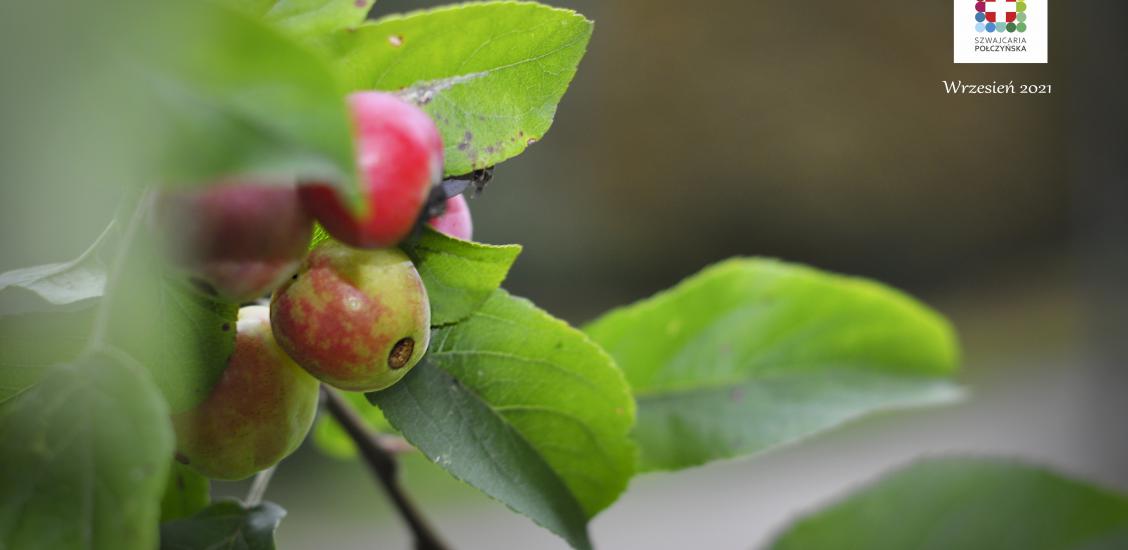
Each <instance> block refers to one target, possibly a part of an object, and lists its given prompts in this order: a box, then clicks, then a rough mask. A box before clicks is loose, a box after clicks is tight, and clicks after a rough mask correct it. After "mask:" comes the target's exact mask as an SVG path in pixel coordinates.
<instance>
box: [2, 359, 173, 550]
mask: <svg viewBox="0 0 1128 550" xmlns="http://www.w3.org/2000/svg"><path fill="white" fill-rule="evenodd" d="M172 452H173V434H172V427H171V424H170V423H169V421H168V408H167V407H166V406H165V404H164V402H163V401H162V400H161V398H160V394H159V393H158V392H157V389H156V387H154V386H153V383H152V382H151V381H150V379H149V377H148V375H147V373H146V372H145V371H144V370H143V369H141V368H140V367H139V366H138V365H136V364H134V363H133V361H132V360H130V359H129V358H128V357H126V356H124V355H123V354H120V353H117V352H108V351H107V352H102V353H99V354H96V355H88V356H84V357H83V358H82V359H79V360H77V361H75V362H73V363H71V364H64V365H58V366H56V367H54V368H52V369H51V370H50V372H48V373H47V374H46V375H45V376H44V378H43V380H42V381H41V382H40V383H39V384H38V385H36V386H34V387H33V388H31V389H29V390H28V391H26V392H24V393H22V394H20V395H19V396H17V397H15V398H14V399H11V400H9V401H8V402H6V403H4V404H3V406H0V493H2V494H3V495H4V498H3V499H2V500H0V548H13V549H14V548H19V549H21V550H25V549H38V548H44V549H57V548H113V549H115V550H130V549H139V550H148V549H150V548H153V547H154V546H156V543H157V519H158V518H159V517H160V498H161V491H162V490H163V489H164V485H165V479H166V475H167V470H168V464H169V457H170V456H172Z"/></svg>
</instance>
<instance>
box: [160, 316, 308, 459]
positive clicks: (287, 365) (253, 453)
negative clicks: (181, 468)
mask: <svg viewBox="0 0 1128 550" xmlns="http://www.w3.org/2000/svg"><path fill="white" fill-rule="evenodd" d="M318 387H319V384H318V382H317V380H315V379H314V378H313V377H312V376H310V375H309V374H308V373H307V372H305V371H304V370H302V368H301V367H299V366H298V365H297V364H295V363H294V361H293V360H292V359H290V357H289V356H287V355H286V353H285V352H284V351H282V349H281V348H280V347H278V344H277V342H276V341H275V340H274V334H273V332H272V331H271V330H270V313H269V312H268V311H267V308H266V307H264V306H247V307H244V308H242V309H240V310H239V320H238V323H237V326H236V333H235V350H234V352H232V354H231V357H230V358H229V359H228V361H227V368H226V369H225V370H224V371H223V374H222V376H221V377H220V379H219V382H217V383H216V385H215V386H214V387H213V388H212V390H211V393H210V394H209V395H208V398H207V399H206V400H204V401H203V402H202V403H200V404H199V405H197V406H196V407H195V408H193V409H190V410H188V411H185V412H182V413H179V414H176V415H174V416H173V417H172V423H173V427H174V428H175V430H176V436H177V454H178V455H179V458H180V459H181V460H182V461H187V463H188V465H189V466H191V467H193V468H194V469H196V470H197V471H198V472H200V473H201V474H203V475H205V476H207V477H210V478H212V479H231V480H234V479H243V478H246V477H248V476H250V475H252V474H254V473H255V472H258V471H260V470H263V469H265V468H269V467H270V466H273V465H274V464H277V463H278V461H280V460H282V459H283V458H285V457H286V456H288V455H289V454H290V453H292V452H294V450H296V449H297V448H298V446H299V445H300V444H301V442H302V440H303V439H304V438H305V436H306V434H307V433H308V432H309V429H310V426H311V425H312V424H313V418H314V416H315V414H316V411H317V398H318Z"/></svg>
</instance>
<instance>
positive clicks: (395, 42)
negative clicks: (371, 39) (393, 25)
mask: <svg viewBox="0 0 1128 550" xmlns="http://www.w3.org/2000/svg"><path fill="white" fill-rule="evenodd" d="M388 43H389V44H391V45H392V47H393V48H398V47H400V46H402V45H403V37H402V36H400V35H398V34H391V35H388Z"/></svg>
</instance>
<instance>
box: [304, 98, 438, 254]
mask: <svg viewBox="0 0 1128 550" xmlns="http://www.w3.org/2000/svg"><path fill="white" fill-rule="evenodd" d="M348 104H349V108H350V110H351V112H352V118H353V122H354V125H355V132H356V154H357V169H358V171H359V174H360V179H361V196H362V198H363V204H362V208H361V210H362V211H361V212H359V213H358V212H354V210H353V209H352V208H350V207H349V205H348V204H346V203H345V201H344V200H343V198H342V197H341V195H340V194H339V193H338V192H337V190H336V189H334V188H333V187H331V186H330V185H328V184H325V183H306V184H303V185H301V186H299V192H300V194H301V197H302V201H303V203H304V204H305V205H306V208H307V209H308V210H309V212H310V213H312V214H313V215H314V217H315V218H317V221H318V222H320V223H321V225H322V226H324V227H325V230H326V231H328V232H329V234H330V235H332V236H333V238H335V239H337V240H338V241H341V242H343V243H345V244H348V245H350V246H354V247H358V248H384V247H391V246H395V245H396V244H398V243H399V242H400V241H401V240H403V239H404V237H406V236H407V235H408V234H409V233H410V232H411V229H412V228H413V227H414V225H415V221H416V219H417V218H418V216H419V213H420V211H421V210H422V208H423V203H424V202H425V201H426V199H427V194H428V193H429V191H430V189H431V186H432V185H433V184H435V183H437V182H438V181H439V180H440V179H441V178H442V173H443V142H442V138H441V136H440V135H439V130H438V128H436V127H435V123H434V121H432V120H431V117H430V116H428V115H427V113H425V112H423V111H422V110H421V109H419V108H418V107H416V106H415V105H413V104H411V103H408V102H407V101H404V100H402V99H400V98H399V97H396V96H395V95H393V94H388V93H384V92H357V93H354V94H352V95H350V96H349V97H348Z"/></svg>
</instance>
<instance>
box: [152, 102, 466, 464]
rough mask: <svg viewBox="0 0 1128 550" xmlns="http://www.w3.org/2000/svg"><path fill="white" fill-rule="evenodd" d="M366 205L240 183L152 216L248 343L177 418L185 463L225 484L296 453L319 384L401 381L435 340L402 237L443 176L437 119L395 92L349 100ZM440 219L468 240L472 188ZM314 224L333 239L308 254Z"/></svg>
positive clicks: (175, 257)
mask: <svg viewBox="0 0 1128 550" xmlns="http://www.w3.org/2000/svg"><path fill="white" fill-rule="evenodd" d="M348 104H349V109H350V112H351V115H352V118H353V126H354V132H355V142H356V151H357V169H358V173H359V174H360V178H361V182H362V183H361V190H362V193H361V194H362V196H363V199H364V201H363V202H364V204H363V205H362V206H363V207H362V208H361V209H359V212H358V211H357V210H358V209H354V208H352V207H351V205H350V204H349V203H348V202H347V201H346V200H344V199H343V198H342V197H341V196H340V195H339V194H338V192H337V190H336V189H335V188H334V187H332V186H330V185H328V184H323V183H302V184H298V185H296V186H293V185H277V184H274V183H272V182H262V181H245V180H238V179H233V180H230V181H227V180H225V181H220V182H217V183H216V184H215V185H211V186H208V187H206V188H204V189H203V190H196V191H179V190H166V191H163V192H162V193H160V194H159V195H158V196H157V199H156V201H155V204H154V208H153V210H152V212H153V217H152V219H153V224H154V227H155V229H156V230H157V233H158V234H159V235H160V236H162V237H163V238H164V239H165V240H166V241H167V242H166V243H165V245H166V248H167V250H168V251H169V252H170V253H171V257H170V260H171V263H172V264H173V266H174V268H175V269H176V270H177V271H179V272H182V273H183V274H184V275H185V276H186V277H187V280H189V281H190V282H191V284H192V286H194V287H195V288H197V289H198V290H200V291H202V292H204V293H206V294H208V295H209V296H210V297H211V298H213V299H218V300H224V301H228V302H234V303H246V302H250V301H253V300H255V299H257V298H260V297H262V296H265V295H266V294H267V293H272V296H271V301H270V306H269V307H266V306H262V305H249V306H244V307H243V308H242V309H240V310H239V316H238V322H237V323H236V334H235V347H234V351H233V352H232V354H231V355H230V357H229V358H228V360H227V365H226V368H225V369H224V371H223V374H222V375H221V377H220V379H219V381H218V382H217V383H216V384H215V386H214V387H213V388H212V390H211V393H210V394H209V395H208V396H207V397H206V398H205V399H204V401H203V402H202V403H201V404H199V405H197V406H196V407H195V408H192V409H190V410H187V411H184V412H180V413H177V414H175V415H173V419H172V421H173V425H174V427H175V429H176V434H177V458H178V459H179V460H181V461H182V462H185V463H187V464H189V465H191V466H192V467H194V468H195V469H196V470H198V471H199V472H200V473H202V474H204V475H206V476H208V477H211V478H215V479H242V478H245V477H247V476H249V475H251V474H253V473H255V472H257V471H260V470H262V469H264V468H267V467H269V466H272V465H274V464H275V463H277V462H278V461H280V460H281V459H283V458H284V457H286V456H287V455H288V454H290V453H291V452H293V451H294V450H295V449H296V448H297V447H298V445H299V444H300V443H301V441H302V439H304V438H305V435H306V434H307V432H308V431H309V429H310V426H311V424H312V422H313V418H314V416H315V413H316V408H317V401H318V391H319V387H320V383H324V384H327V385H329V386H333V387H336V388H339V389H343V390H349V391H376V390H381V389H384V388H387V387H389V386H391V385H392V384H394V383H396V382H397V381H398V380H400V379H401V378H403V376H404V375H405V374H406V373H407V372H408V370H410V369H411V368H412V367H413V366H414V365H415V364H416V363H418V362H419V360H420V359H421V358H422V356H423V354H424V353H425V352H426V350H427V344H428V339H429V335H430V304H429V302H428V299H427V291H426V289H425V288H424V286H423V282H422V280H421V279H420V277H419V273H418V272H417V271H416V269H415V266H414V265H413V264H412V262H411V260H410V259H409V258H408V256H407V255H406V254H404V252H403V251H401V250H400V249H399V248H397V245H398V244H399V243H400V242H401V241H402V240H403V239H404V238H405V237H407V236H408V235H409V234H410V233H411V231H412V230H413V228H414V226H415V224H416V222H417V220H418V218H419V217H420V216H421V212H422V209H423V207H424V203H425V202H426V200H427V197H428V195H429V193H430V191H431V188H432V186H434V185H435V184H436V183H438V180H439V179H440V178H441V176H442V168H443V146H442V140H441V138H440V136H439V132H438V129H437V128H436V127H435V124H434V122H433V121H432V120H431V118H430V117H429V116H428V115H427V114H426V113H424V112H423V111H421V110H420V109H419V108H417V107H415V106H414V105H412V104H410V103H407V102H404V101H402V100H401V99H399V98H397V97H396V96H394V95H391V94H385V93H379V92H360V93H356V94H353V95H351V96H349V98H348ZM446 207H447V208H446V210H445V212H444V213H443V214H441V215H439V216H437V217H435V218H432V219H430V220H429V223H430V224H431V225H432V226H434V227H435V228H436V229H437V230H439V231H442V232H444V233H447V234H448V235H451V236H452V237H456V238H460V239H466V240H468V239H470V236H471V235H470V233H471V222H470V213H469V210H468V208H467V207H466V203H465V200H464V199H463V198H462V196H461V195H459V196H456V197H454V198H451V199H448V201H447V204H446ZM315 220H316V222H317V223H320V224H321V225H322V227H324V229H325V230H326V232H327V233H329V235H330V236H332V239H329V240H325V241H322V242H321V243H319V244H318V245H317V246H315V247H314V248H313V249H312V250H311V249H309V243H310V240H311V235H312V233H313V224H314V221H315Z"/></svg>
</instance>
